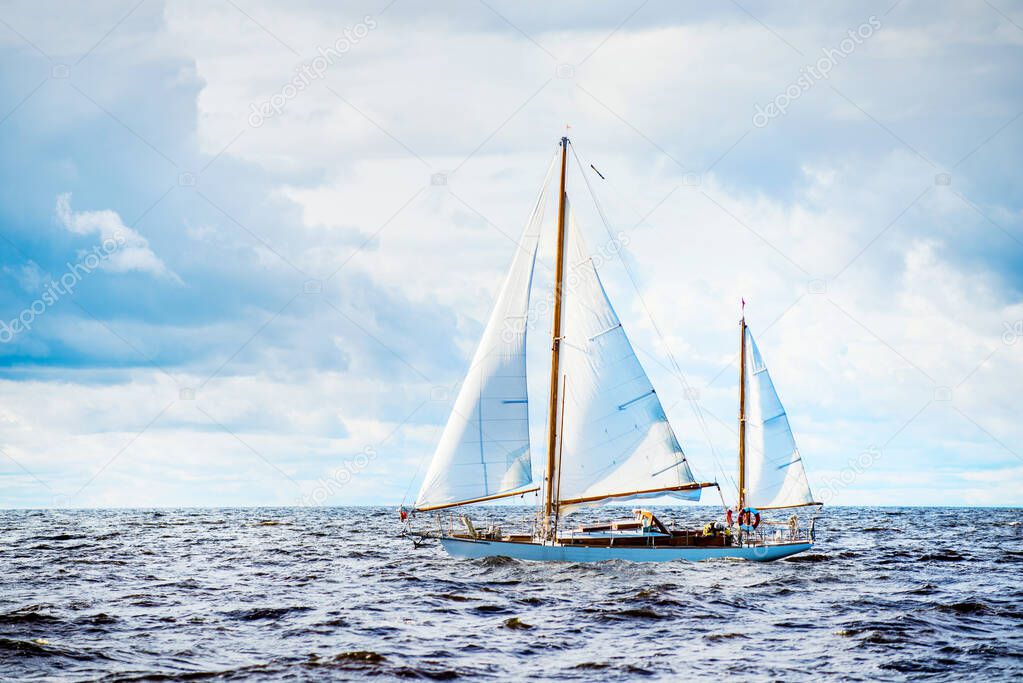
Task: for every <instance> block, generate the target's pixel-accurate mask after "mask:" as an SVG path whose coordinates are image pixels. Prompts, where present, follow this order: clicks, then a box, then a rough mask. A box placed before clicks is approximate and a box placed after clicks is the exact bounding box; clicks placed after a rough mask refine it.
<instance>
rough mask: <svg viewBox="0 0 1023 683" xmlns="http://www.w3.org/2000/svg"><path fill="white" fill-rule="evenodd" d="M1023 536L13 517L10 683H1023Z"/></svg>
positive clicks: (970, 516) (901, 525)
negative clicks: (565, 535)
mask: <svg viewBox="0 0 1023 683" xmlns="http://www.w3.org/2000/svg"><path fill="white" fill-rule="evenodd" d="M529 514H530V513H529V512H524V511H522V510H521V509H515V508H507V507H505V508H487V509H484V510H480V511H478V515H477V516H478V517H480V518H491V519H499V520H503V521H504V524H505V526H506V527H508V526H512V525H511V523H510V522H511V520H516V519H518V520H521V519H525V518H526V517H528V516H529ZM711 514H713V512H712V511H710V510H709V509H701V508H695V509H694V508H688V509H676V510H673V511H672V512H670V513H668V512H664V513H661V516H662V518H665V519H672V518H675V519H678V520H679V521H684V520H688V521H692V522H693V523H697V524H700V523H702V522H703V521H705V520H706V518H707V516H708V515H711ZM1021 520H1023V511H1020V510H980V509H937V510H935V509H929V510H913V509H908V508H902V509H850V508H836V509H832V510H830V511H829V512H828V513H827V514H826V515H825V518H824V523H823V525H821V526H819V533H818V540H819V546H818V548H816V549H815V550H814V552H813V553H812V554H805V555H802V556H796V557H795V558H792V559H790V560H784V561H780V562H775V563H771V564H754V563H742V562H735V561H712V562H704V563H700V564H687V563H665V564H642V565H640V564H629V563H623V562H608V563H600V564H593V565H571V564H531V563H523V562H516V561H513V560H506V559H490V560H482V561H472V560H455V559H452V558H449V557H448V556H446V555H445V554H444V553H443V551H442V550H441V549H440V548H439V547H437V546H436V545H433V546H430V547H423V548H420V549H418V550H414V549H413V548H412V546H411V543H410V542H409V541H408V540H405V539H400V538H397V537H396V535H395V532H396V530H397V520H396V515H395V513H394V511H393V510H383V509H376V510H375V509H367V508H333V509H331V508H327V509H263V510H161V511H153V510H149V511H49V512H45V511H6V512H0V678H2V679H4V680H11V679H61V680H63V679H68V680H92V679H102V680H195V679H203V678H207V677H209V678H222V679H229V680H235V679H250V678H251V679H258V680H350V679H361V678H364V677H367V676H373V677H375V678H376V679H377V680H389V679H435V680H456V679H466V680H471V679H480V678H501V679H526V678H532V679H540V680H582V681H592V680H631V679H639V678H663V679H675V680H677V679H680V678H683V677H684V678H687V679H689V678H707V679H710V678H714V679H718V678H726V679H733V680H736V679H753V680H775V679H789V680H805V679H819V678H821V677H823V676H827V677H834V678H841V679H848V680H873V679H890V680H904V679H910V678H913V679H915V678H920V677H924V676H927V677H932V678H936V679H956V680H961V679H963V678H966V677H970V678H979V679H985V680H992V679H1001V680H1008V679H1015V680H1019V679H1020V678H1021V676H1023V572H1021V569H1023V528H1021V527H1020V526H1019V522H1020V521H1021Z"/></svg>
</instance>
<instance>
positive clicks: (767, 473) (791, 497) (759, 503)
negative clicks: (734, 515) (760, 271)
mask: <svg viewBox="0 0 1023 683" xmlns="http://www.w3.org/2000/svg"><path fill="white" fill-rule="evenodd" d="M746 501H747V503H748V504H749V505H752V506H754V507H764V508H772V507H795V506H799V505H807V504H809V503H813V495H812V494H811V493H810V484H809V482H808V481H807V479H806V470H805V469H804V468H803V461H802V458H801V457H800V455H799V449H797V448H796V440H795V438H794V437H793V436H792V428H791V427H790V426H789V418H788V416H787V415H786V414H785V408H784V407H783V406H782V404H781V400H780V399H779V398H778V394H777V392H776V391H775V390H774V383H773V382H772V381H771V375H770V373H769V372H768V371H767V366H766V365H765V364H764V359H763V358H762V357H761V355H760V349H758V348H757V344H756V342H754V341H753V335H752V334H751V333H750V331H749V328H748V327H747V328H746Z"/></svg>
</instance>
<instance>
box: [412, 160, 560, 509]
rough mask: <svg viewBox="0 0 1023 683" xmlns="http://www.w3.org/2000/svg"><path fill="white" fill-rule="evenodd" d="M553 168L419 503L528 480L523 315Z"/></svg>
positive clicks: (444, 501)
mask: <svg viewBox="0 0 1023 683" xmlns="http://www.w3.org/2000/svg"><path fill="white" fill-rule="evenodd" d="M553 167H554V165H553V162H552V164H551V168H550V169H548V172H547V178H546V179H545V180H544V184H543V188H542V189H541V191H540V196H539V198H538V199H537V202H536V205H535V207H534V209H533V213H532V215H531V216H530V218H529V222H528V223H527V224H526V228H525V230H524V231H523V234H522V239H521V240H520V241H519V246H518V248H517V250H516V252H515V258H514V260H513V261H512V265H511V268H510V269H509V271H508V276H507V278H506V279H505V282H504V285H503V286H502V288H501V292H500V294H499V295H498V297H497V301H496V303H495V305H494V310H493V311H492V312H491V314H490V320H489V321H488V322H487V326H486V329H485V331H484V332H483V337H482V339H481V340H480V344H479V347H477V349H476V353H475V355H474V356H473V359H472V365H471V366H470V368H469V371H468V373H467V374H466V377H465V381H464V382H463V383H462V386H461V389H460V390H459V392H458V398H457V399H456V400H455V404H454V407H453V408H452V410H451V415H450V417H449V418H448V422H447V425H446V426H445V427H444V432H443V434H442V435H441V439H440V442H439V443H438V445H437V450H436V451H435V452H434V455H433V460H432V461H431V463H430V468H429V470H428V471H427V473H426V477H425V479H424V480H423V485H422V487H421V488H420V490H419V495H418V496H417V497H416V503H415V507H416V509H422V508H432V507H436V506H445V505H450V504H457V503H462V502H466V501H472V500H476V499H479V498H487V497H490V496H495V495H500V494H502V493H508V492H511V491H515V490H516V489H519V488H521V487H523V486H525V485H527V484H529V483H530V482H531V481H532V466H531V463H530V453H529V405H528V397H527V390H526V316H527V314H528V309H529V291H530V284H531V282H532V278H533V267H534V265H535V263H536V252H537V247H538V243H539V237H540V226H541V224H542V222H543V214H544V204H545V202H546V194H547V192H546V189H547V186H548V183H549V181H550V175H551V169H553Z"/></svg>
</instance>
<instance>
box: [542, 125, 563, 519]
mask: <svg viewBox="0 0 1023 683" xmlns="http://www.w3.org/2000/svg"><path fill="white" fill-rule="evenodd" d="M567 162H568V138H567V137H563V138H561V185H560V192H559V194H558V235H557V246H556V247H555V266H554V325H553V327H552V331H551V402H550V408H549V410H548V413H547V469H546V471H545V474H544V484H545V490H544V530H545V531H550V530H551V518H552V517H553V516H555V515H556V514H557V508H558V501H557V493H556V491H555V488H554V481H555V476H556V475H555V465H556V460H555V450H556V448H557V445H558V424H559V422H558V393H559V391H558V390H559V388H560V386H561V382H560V377H559V372H560V367H559V361H560V356H561V295H562V286H563V284H564V275H565V272H564V271H565V167H566V165H567Z"/></svg>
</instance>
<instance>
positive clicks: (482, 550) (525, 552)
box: [440, 536, 813, 562]
mask: <svg viewBox="0 0 1023 683" xmlns="http://www.w3.org/2000/svg"><path fill="white" fill-rule="evenodd" d="M440 542H441V545H443V546H444V549H445V550H446V551H447V552H448V554H450V555H452V556H453V557H465V558H473V559H477V558H482V557H511V558H514V559H516V560H533V561H540V562H605V561H607V560H626V561H629V562H670V561H672V560H685V561H688V562H699V561H700V560H713V559H719V558H726V557H733V558H736V559H741V560H752V561H754V562H769V561H771V560H779V559H781V558H783V557H788V556H789V555H795V554H796V553H801V552H803V551H805V550H809V549H810V548H812V547H813V543H810V542H806V541H802V542H793V543H777V544H774V543H772V544H768V545H758V546H748V547H727V548H721V547H716V548H710V547H707V548H702V547H681V548H680V547H676V548H644V547H635V546H634V547H627V546H621V547H617V548H616V547H613V546H612V547H598V546H589V547H588V546H569V545H541V544H539V543H515V542H510V541H483V540H471V539H467V538H453V537H450V536H445V537H441V539H440Z"/></svg>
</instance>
